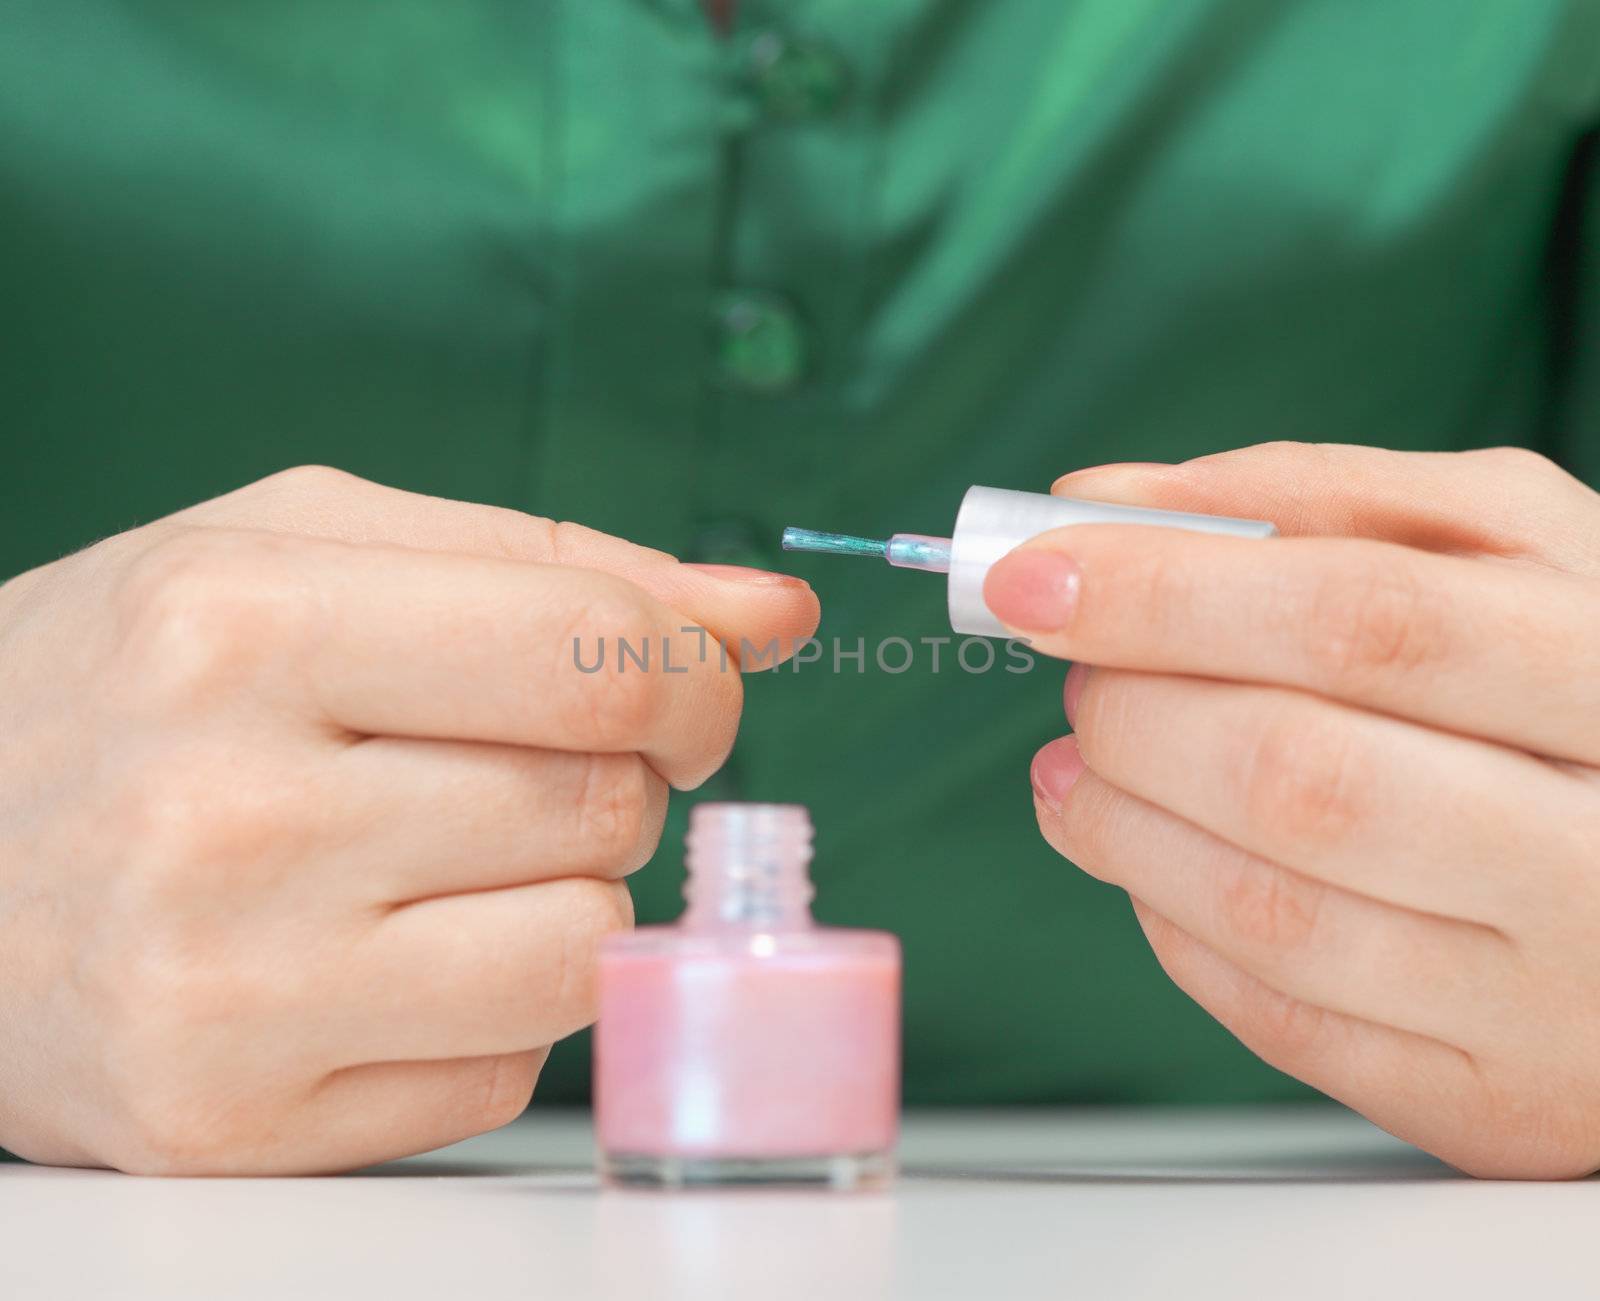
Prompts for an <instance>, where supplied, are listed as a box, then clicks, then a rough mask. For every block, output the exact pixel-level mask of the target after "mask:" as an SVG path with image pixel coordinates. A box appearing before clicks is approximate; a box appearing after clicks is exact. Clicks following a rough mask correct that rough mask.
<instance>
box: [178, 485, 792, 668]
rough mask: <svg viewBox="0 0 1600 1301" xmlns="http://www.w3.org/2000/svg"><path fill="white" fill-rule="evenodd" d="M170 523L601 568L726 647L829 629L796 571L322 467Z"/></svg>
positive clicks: (785, 645)
mask: <svg viewBox="0 0 1600 1301" xmlns="http://www.w3.org/2000/svg"><path fill="white" fill-rule="evenodd" d="M170 519H171V522H173V523H177V524H180V525H193V524H199V525H206V526H210V527H227V528H244V529H264V530H268V531H271V532H277V533H289V534H294V535H298V536H303V537H313V538H325V539H328V540H331V541H340V542H354V543H360V544H364V545H366V544H371V545H379V546H386V545H387V546H401V547H411V548H416V549H419V550H424V551H449V552H458V553H461V554H464V555H474V556H487V557H490V558H493V559H501V560H522V561H527V562H529V563H533V564H551V565H569V566H572V567H574V568H578V569H598V570H601V571H602V572H604V573H608V574H614V575H616V576H617V577H618V578H625V579H627V580H628V581H629V582H631V583H634V584H636V585H637V586H639V587H642V588H644V590H645V591H647V592H649V593H650V594H651V595H652V596H654V597H655V598H656V599H657V600H658V601H660V602H662V603H663V604H665V605H668V606H671V607H672V608H673V609H675V610H677V611H678V612H679V613H681V614H684V615H687V616H688V619H689V621H692V622H695V623H699V624H701V625H703V626H704V627H706V628H709V629H711V630H712V633H713V635H715V636H716V637H717V638H718V639H719V640H721V641H723V642H725V643H729V644H732V645H733V646H735V647H737V646H738V644H739V640H740V638H741V637H744V636H748V637H749V638H750V639H751V640H752V641H753V642H754V644H756V645H759V646H767V645H768V644H769V643H775V644H776V646H777V650H776V651H775V654H776V655H777V656H778V657H779V658H787V657H788V656H789V655H790V654H792V653H793V650H794V643H795V641H796V640H798V639H801V638H805V637H809V636H810V635H811V634H812V633H813V632H815V631H816V626H817V618H818V608H817V600H816V596H815V595H814V594H813V593H812V591H811V589H810V587H809V586H808V585H807V584H806V582H805V581H804V580H803V579H800V578H795V577H793V576H792V575H789V574H778V573H771V572H769V571H766V570H759V569H744V568H740V567H738V566H706V567H696V566H693V565H682V564H679V563H678V561H677V560H676V559H674V558H673V557H672V556H670V555H668V554H667V553H666V552H664V551H657V550H655V549H653V548H651V547H642V546H638V545H636V544H635V543H632V542H628V541H625V540H624V539H622V538H617V537H612V536H610V535H609V534H606V533H600V532H597V531H596V530H594V529H591V528H585V527H584V526H583V525H581V524H572V523H567V522H564V521H556V520H551V519H546V518H544V517H543V516H539V515H529V514H526V513H524V512H522V511H518V510H509V509H507V508H505V507H501V506H484V505H480V504H478V503H476V502H466V501H453V500H450V499H449V498H444V497H429V496H425V495H423V494H421V493H415V492H404V491H402V490H400V489H398V488H389V487H385V486H384V485H382V484H377V483H372V482H370V481H369V480H366V479H362V478H358V477H357V476H356V475H353V474H346V473H344V472H343V471H341V470H335V469H330V468H329V467H327V466H321V465H309V466H297V467H295V468H294V469H291V470H284V471H282V472H280V473H278V474H274V475H271V476H269V477H268V478H266V479H262V480H259V481H257V482H255V483H252V484H249V485H247V486H245V487H243V488H240V489H239V490H238V491H236V492H231V493H228V494H227V495H225V496H222V497H217V498H214V499H213V500H211V501H207V502H202V503H200V504H199V505H198V506H192V507H190V508H189V509H188V510H185V511H180V512H178V513H177V514H176V515H173V516H171V517H170ZM769 662H771V660H770V659H769Z"/></svg>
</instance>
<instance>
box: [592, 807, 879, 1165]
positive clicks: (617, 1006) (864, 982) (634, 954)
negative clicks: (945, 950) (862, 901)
mask: <svg viewBox="0 0 1600 1301" xmlns="http://www.w3.org/2000/svg"><path fill="white" fill-rule="evenodd" d="M811 834H812V832H811V818H810V816H809V814H808V813H807V811H806V810H805V809H804V808H803V807H801V806H800V805H797V804H700V805H697V806H696V807H695V808H694V810H693V812H692V813H691V815H690V820H689V837H688V849H689V853H688V866H689V877H688V883H687V885H686V887H685V889H684V896H685V898H686V899H687V900H688V907H687V908H686V909H685V911H684V913H683V915H682V917H680V918H679V920H678V922H677V924H676V925H672V926H651V927H641V928H640V929H638V930H635V931H631V932H626V933H623V934H618V935H613V936H610V937H609V938H608V939H607V940H606V942H605V947H604V949H603V950H602V952H601V957H600V1020H599V1023H598V1025H597V1026H596V1027H595V1036H594V1051H595V1070H594V1083H595V1124H596V1131H597V1138H598V1143H599V1148H600V1163H601V1170H602V1173H603V1174H604V1175H605V1176H606V1178H607V1179H608V1180H609V1181H611V1182H613V1183H620V1184H645V1185H657V1186H661V1185H665V1186H679V1185H685V1184H727V1183H802V1184H807V1183H809V1184H822V1185H829V1186H833V1187H838V1188H856V1187H870V1186H873V1185H875V1184H880V1183H882V1182H885V1181H886V1180H887V1179H888V1178H889V1177H890V1176H891V1174H892V1173H893V1166H894V1145H895V1138H896V1133H897V1130H898V1121H899V1102H900V944H899V941H898V940H896V939H895V937H894V936H892V935H889V934H886V933H884V932H882V931H865V930H843V929H835V928H829V927H822V926H818V925H816V924H815V923H814V922H813V921H812V919H811V906H810V905H811V897H812V888H811V881H810V876H809V871H808V869H809V865H810V862H811Z"/></svg>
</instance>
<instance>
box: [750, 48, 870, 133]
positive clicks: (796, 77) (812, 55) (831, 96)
mask: <svg viewBox="0 0 1600 1301" xmlns="http://www.w3.org/2000/svg"><path fill="white" fill-rule="evenodd" d="M744 58H745V68H746V72H747V75H748V76H749V78H750V83H751V86H752V87H753V89H754V91H755V96H756V101H757V103H758V104H759V105H760V107H761V109H762V111H763V112H764V113H765V114H766V115H767V116H768V117H769V118H772V119H774V120H776V121H779V122H799V121H803V120H805V119H807V118H821V117H828V116H830V115H831V114H833V113H835V112H837V111H838V109H839V106H840V105H841V104H843V103H844V101H845V99H846V97H847V96H848V94H849V91H850V75H849V70H848V69H847V68H846V66H845V61H844V57H843V56H842V55H841V54H840V53H839V51H838V49H837V47H835V46H834V45H832V44H831V43H830V42H828V41H824V40H821V39H819V38H817V37H801V36H786V35H784V34H783V33H782V32H775V31H765V32H757V33H756V34H754V35H753V36H751V37H750V38H749V40H748V41H746V42H745V46H744Z"/></svg>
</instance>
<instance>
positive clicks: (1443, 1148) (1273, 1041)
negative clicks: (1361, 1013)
mask: <svg viewBox="0 0 1600 1301" xmlns="http://www.w3.org/2000/svg"><path fill="white" fill-rule="evenodd" d="M1134 911H1135V914H1136V915H1137V916H1138V919H1139V925H1140V926H1141V927H1142V928H1143V929H1144V933H1145V936H1146V938H1147V939H1148V940H1149V941H1150V947H1151V949H1152V950H1153V951H1154V952H1155V955H1156V959H1157V960H1158V961H1159V962H1160V963H1161V966H1162V969H1163V970H1165V971H1166V973H1167V975H1169V976H1170V977H1171V978H1172V981H1173V983H1174V984H1176V985H1177V986H1178V988H1179V989H1181V990H1183V992H1184V993H1186V994H1188V995H1189V997H1190V998H1192V999H1194V1001H1195V1002H1197V1003H1199V1004H1200V1006H1201V1007H1203V1008H1205V1009H1206V1011H1208V1012H1209V1013H1211V1015H1212V1016H1214V1017H1216V1019H1217V1020H1218V1021H1220V1022H1221V1023H1222V1025H1223V1026H1224V1027H1225V1028H1226V1029H1227V1030H1229V1031H1230V1032H1231V1033H1232V1034H1233V1035H1234V1036H1235V1037H1236V1038H1237V1039H1238V1040H1239V1042H1240V1043H1242V1044H1243V1045H1244V1046H1245V1047H1246V1048H1248V1049H1249V1050H1250V1051H1251V1052H1253V1053H1255V1055H1256V1056H1257V1057H1260V1058H1261V1059H1262V1060H1263V1061H1264V1062H1266V1063H1267V1064H1268V1065H1269V1066H1274V1067H1276V1068H1277V1069H1278V1070H1280V1071H1283V1072H1285V1073H1286V1074H1289V1075H1292V1076H1294V1077H1295V1078H1296V1079H1298V1080H1302V1081H1304V1082H1305V1083H1306V1084H1309V1085H1310V1086H1311V1087H1312V1088H1314V1089H1319V1090H1321V1091H1322V1092H1323V1093H1326V1094H1327V1095H1328V1096H1329V1097H1331V1098H1335V1099H1337V1100H1338V1101H1340V1102H1343V1103H1345V1104H1346V1105H1347V1106H1350V1107H1354V1108H1356V1109H1357V1110H1358V1111H1360V1112H1361V1113H1362V1114H1363V1115H1364V1116H1366V1117H1367V1119H1369V1120H1371V1121H1372V1122H1373V1123H1374V1124H1376V1125H1379V1126H1381V1127H1382V1128H1384V1129H1387V1130H1388V1131H1389V1132H1390V1133H1392V1134H1395V1135H1398V1136H1399V1137H1400V1138H1403V1139H1405V1140H1406V1141H1407V1142H1409V1143H1415V1144H1416V1145H1417V1146H1419V1147H1422V1148H1425V1149H1426V1150H1428V1151H1429V1152H1432V1153H1434V1154H1436V1155H1438V1156H1441V1157H1443V1158H1444V1159H1445V1160H1446V1161H1450V1162H1451V1163H1452V1164H1455V1165H1456V1166H1458V1167H1459V1168H1461V1169H1462V1170H1465V1171H1466V1172H1468V1173H1469V1174H1471V1173H1481V1174H1496V1173H1503V1171H1501V1170H1499V1169H1498V1168H1497V1167H1496V1165H1495V1162H1496V1159H1497V1154H1496V1153H1494V1151H1493V1148H1494V1146H1495V1139H1494V1137H1493V1136H1492V1135H1488V1134H1484V1133H1483V1130H1482V1129H1480V1127H1479V1126H1477V1125H1475V1124H1474V1123H1473V1121H1472V1118H1473V1117H1475V1116H1478V1115H1487V1113H1488V1111H1489V1107H1488V1104H1487V1098H1486V1089H1485V1086H1484V1084H1483V1082H1482V1080H1481V1079H1480V1077H1479V1075H1478V1072H1477V1069H1476V1067H1475V1066H1474V1064H1473V1059H1472V1057H1471V1056H1469V1055H1468V1054H1467V1053H1465V1052H1463V1051H1461V1050H1460V1049H1459V1048H1455V1047H1452V1046H1451V1045H1449V1044H1446V1043H1441V1042H1440V1041H1438V1040H1436V1039H1431V1038H1428V1037H1426V1036H1423V1035H1417V1034H1412V1033H1411V1032H1410V1031H1407V1030H1398V1029H1395V1028H1394V1027H1392V1026H1385V1025H1377V1024H1375V1023H1373V1022H1370V1021H1363V1020H1360V1019H1359V1018H1356V1017H1351V1016H1346V1015H1344V1014H1343V1013H1341V1012H1334V1011H1330V1010H1329V1009H1327V1008H1319V1007H1317V1006H1315V1005H1314V1004H1311V1003H1306V1002H1303V1001H1301V1000H1300V999H1297V998H1292V997H1290V996H1289V995H1287V994H1284V993H1282V992H1281V991H1279V990H1276V989H1273V988H1272V986H1270V985H1268V984H1267V983H1266V982H1264V981H1262V980H1259V979H1257V978H1256V977H1255V976H1252V975H1251V974H1250V973H1249V972H1247V971H1244V970H1243V969H1241V968H1240V967H1238V966H1237V965H1235V964H1234V963H1232V962H1229V961H1228V960H1227V959H1226V958H1224V957H1222V956H1221V955H1220V954H1218V953H1217V952H1216V951H1215V950H1213V949H1210V948H1208V947H1207V946H1206V945H1204V944H1202V943H1201V942H1200V941H1199V940H1197V939H1195V938H1194V937H1193V936H1191V935H1189V934H1187V933H1186V932H1184V931H1183V930H1182V929H1181V928H1179V927H1178V926H1176V925H1174V924H1173V923H1172V922H1171V921H1169V920H1167V919H1166V918H1163V917H1161V916H1160V915H1158V914H1157V913H1155V912H1154V911H1153V910H1152V909H1150V908H1148V907H1145V906H1144V905H1143V904H1141V903H1140V902H1139V901H1137V900H1136V901H1135V902H1134ZM1573 1173H1576V1172H1573Z"/></svg>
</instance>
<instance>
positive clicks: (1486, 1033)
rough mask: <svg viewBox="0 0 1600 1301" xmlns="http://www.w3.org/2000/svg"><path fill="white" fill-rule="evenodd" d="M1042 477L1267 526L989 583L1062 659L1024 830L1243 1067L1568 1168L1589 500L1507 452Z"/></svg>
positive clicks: (998, 601)
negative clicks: (1149, 957)
mask: <svg viewBox="0 0 1600 1301" xmlns="http://www.w3.org/2000/svg"><path fill="white" fill-rule="evenodd" d="M1056 491H1057V492H1059V493H1061V494H1063V495H1066V496H1073V497H1087V498H1095V499H1099V500H1107V501H1117V502H1124V503H1128V504H1137V505H1152V506H1160V507H1169V508H1178V509H1183V510H1193V511H1206V512H1213V513H1220V514H1227V515H1236V516H1246V517H1251V518H1267V519H1273V520H1275V521H1276V522H1277V523H1278V525H1279V528H1280V529H1281V530H1282V531H1283V532H1284V533H1285V534H1287V535H1289V536H1286V537H1283V538H1276V539H1269V540H1265V541H1248V540H1238V539H1233V538H1224V537H1213V536H1207V535H1201V534H1190V533H1181V532H1176V531H1172V530H1167V529H1149V528H1137V527H1135V528H1128V527H1117V528H1111V527H1101V526H1096V527H1079V528H1070V529H1062V530H1057V531H1056V532H1053V533H1051V534H1048V535H1046V536H1044V537H1041V538H1037V539H1035V540H1033V541H1032V542H1030V543H1028V544H1027V545H1026V546H1024V547H1022V548H1019V549H1018V550H1017V551H1015V552H1013V553H1012V554H1011V555H1010V556H1008V557H1006V558H1004V559H1003V560H1002V561H1001V562H1000V563H999V564H997V565H996V566H995V567H994V569H993V570H992V571H991V573H990V577H989V580H988V586H987V589H986V596H987V598H988V600H989V603H990V605H991V607H992V608H993V609H994V610H995V612H996V614H997V615H998V616H999V617H1000V618H1001V619H1002V620H1003V621H1004V622H1006V623H1007V624H1008V625H1010V626H1012V627H1014V628H1016V629H1017V630H1018V632H1019V633H1024V634H1026V635H1027V636H1028V637H1030V638H1031V639H1032V641H1033V648H1034V649H1035V650H1038V651H1041V652H1044V653H1047V654H1052V655H1058V656H1061V657H1064V658H1070V659H1073V660H1077V661H1079V663H1078V664H1077V665H1076V666H1075V667H1074V668H1073V670H1072V671H1071V673H1070V674H1069V675H1068V679H1067V686H1066V712H1067V716H1068V718H1069V719H1070V721H1071V723H1072V725H1073V728H1074V729H1075V734H1074V735H1073V736H1071V737H1067V738H1064V739H1061V740H1057V741H1052V742H1051V743H1050V744H1049V745H1047V746H1045V748H1044V749H1043V750H1041V751H1040V752H1039V754H1038V756H1037V757H1036V758H1035V760H1034V768H1033V775H1034V785H1035V803H1036V808H1037V812H1038V817H1039V825H1040V827H1041V829H1042V830H1043V832H1044V835H1045V836H1046V838H1047V839H1048V840H1049V841H1050V843H1051V844H1052V845H1053V846H1055V848H1057V849H1058V850H1059V851H1060V852H1061V853H1062V854H1064V855H1066V856H1067V857H1068V858H1070V859H1071V860H1072V861H1073V862H1075V863H1077V864H1078V865H1079V866H1080V867H1082V868H1083V869H1084V870H1086V871H1088V872H1090V873H1092V874H1093V875H1095V876H1097V877H1099V878H1101V879H1103V880H1106V881H1109V882H1112V883H1114V884H1116V885H1118V886H1121V887H1123V888H1124V889H1126V890H1127V891H1128V893H1129V894H1130V895H1131V896H1132V897H1133V900H1134V907H1135V909H1136V911H1137V913H1138V917H1139V920H1140V923H1141V924H1142V925H1143V927H1144V931H1145V934H1146V935H1147V936H1148V938H1149V940H1150V943H1151V946H1152V947H1153V948H1154V950H1155V953H1156V956H1157V957H1158V958H1159V959H1160V961H1161V963H1162V965H1163V966H1164V967H1165V968H1166V970H1167V971H1168V973H1170V975H1171V976H1172V978H1173V979H1174V980H1175V981H1176V982H1177V983H1178V984H1179V985H1180V986H1182V988H1183V989H1185V990H1186V991H1187V992H1188V993H1189V994H1190V995H1191V996H1192V997H1194V998H1195V999H1196V1000H1197V1001H1198V1002H1199V1003H1201V1004H1202V1005H1203V1006H1204V1007H1206V1008H1207V1009H1208V1010H1209V1011H1210V1012H1211V1013H1212V1014H1213V1015H1214V1016H1216V1017H1217V1019H1218V1020H1219V1021H1221V1022H1222V1023H1223V1024H1224V1025H1225V1026H1227V1027H1228V1028H1229V1029H1230V1030H1231V1031H1232V1032H1233V1033H1234V1034H1236V1035H1237V1036H1238V1037H1239V1038H1240V1039H1241V1040H1242V1041H1243V1042H1244V1043H1245V1044H1246V1045H1247V1046H1248V1047H1250V1048H1251V1049H1252V1050H1254V1051H1255V1052H1256V1053H1258V1054H1259V1055H1260V1056H1261V1057H1263V1058H1264V1059H1265V1060H1266V1061H1268V1062H1270V1063H1271V1064H1273V1065H1274V1066H1277V1067H1278V1068H1280V1069H1282V1070H1284V1071H1287V1072H1289V1073H1290V1074H1292V1075H1295V1076H1298V1077H1299V1078H1301V1079H1303V1080H1305V1081H1306V1082H1307V1083H1309V1084H1311V1085H1314V1086H1315V1087H1317V1088H1319V1089H1321V1090H1323V1091H1324V1092H1325V1093H1328V1094H1331V1095H1332V1096H1333V1097H1335V1098H1338V1099H1340V1100H1341V1101H1343V1102H1345V1103H1347V1104H1349V1105H1350V1106H1352V1107H1354V1108H1356V1109H1357V1110H1359V1111H1361V1112H1363V1113H1365V1114H1366V1115H1367V1116H1368V1117H1369V1118H1370V1119H1372V1120H1373V1121H1375V1122H1376V1123H1378V1124H1379V1125H1382V1126H1383V1127H1384V1128H1386V1129H1388V1130H1391V1131H1392V1132H1394V1133H1395V1134H1398V1135H1400V1136H1401V1137H1402V1138H1405V1139H1408V1140H1410V1141H1412V1142H1414V1143H1416V1144H1418V1145H1420V1146H1421V1147H1423V1148H1426V1149H1427V1150H1429V1151H1430V1152H1433V1153H1434V1154H1436V1155H1437V1156H1439V1157H1441V1158H1443V1159H1444V1160H1446V1161H1448V1162H1450V1163H1452V1164H1453V1165H1455V1166H1457V1167H1459V1168H1460V1169H1462V1170H1465V1171H1468V1172H1470V1173H1473V1174H1477V1175H1483V1176H1498V1177H1516V1178H1560V1177H1566V1176H1577V1175H1583V1174H1587V1173H1589V1172H1591V1171H1593V1170H1595V1169H1596V1167H1597V1166H1600V497H1597V496H1596V494H1594V493H1593V492H1591V491H1589V490H1588V489H1587V488H1585V487H1583V486H1582V485H1581V484H1579V483H1578V482H1577V481H1576V480H1574V479H1572V478H1570V477H1569V476H1567V475H1566V474H1564V473H1562V472H1561V471H1559V470H1558V469H1556V467H1555V466H1553V465H1551V464H1550V463H1549V462H1547V461H1545V460H1543V459H1542V458H1540V457H1537V456H1535V455H1533V454H1531V453H1528V452H1523V451H1518V450H1510V449H1496V450H1492V451H1484V452H1469V453H1461V454H1455V455H1416V454H1398V453H1392V452H1382V451H1373V450H1369V449H1364V448H1354V447H1332V446H1321V447H1317V446H1296V445H1288V444H1275V445H1268V446H1264V447H1256V448H1250V449H1247V450H1245V451H1241V452H1236V453H1229V454H1226V455H1222V456H1213V457H1206V458H1203V459H1201V460H1198V461H1192V462H1189V463H1187V464H1184V465H1177V466H1171V467H1160V466H1110V467H1104V468H1102V469H1098V470H1089V471H1085V472H1082V473H1079V474H1074V475H1069V476H1067V477H1066V478H1065V479H1062V480H1060V481H1059V482H1058V483H1057V484H1056ZM1091 665H1092V666H1093V667H1088V666H1091Z"/></svg>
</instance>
